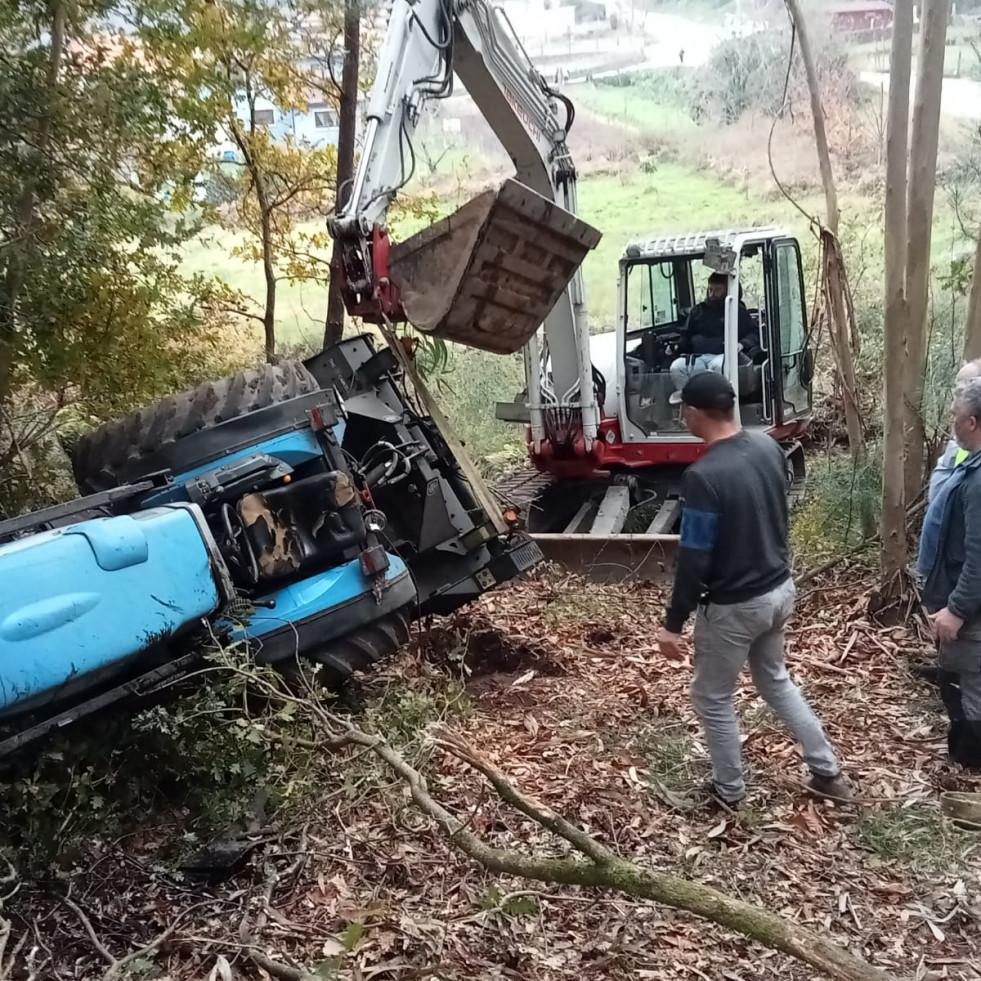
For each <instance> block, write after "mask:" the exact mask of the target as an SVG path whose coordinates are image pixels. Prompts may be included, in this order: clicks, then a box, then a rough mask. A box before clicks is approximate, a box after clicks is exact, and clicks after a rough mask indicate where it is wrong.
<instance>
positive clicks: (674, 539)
mask: <svg viewBox="0 0 981 981" xmlns="http://www.w3.org/2000/svg"><path fill="white" fill-rule="evenodd" d="M531 537H532V539H534V541H535V543H536V544H537V545H538V547H539V548H540V549H541V550H542V554H543V555H544V556H545V561H546V562H554V563H556V564H557V565H561V566H563V567H564V568H565V569H566V570H567V571H569V572H573V573H577V574H578V575H581V576H583V577H584V578H586V579H589V580H591V581H592V582H601V583H618V582H627V581H631V582H661V583H663V582H668V581H670V579H671V578H672V576H673V575H674V568H675V563H676V562H677V557H678V536H677V535H628V534H619V535H590V534H562V533H557V534H547V533H543V534H533V535H532V536H531Z"/></svg>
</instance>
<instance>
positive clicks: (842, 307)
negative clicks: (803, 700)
mask: <svg viewBox="0 0 981 981" xmlns="http://www.w3.org/2000/svg"><path fill="white" fill-rule="evenodd" d="M785 3H786V5H787V11H788V13H789V14H790V19H791V21H792V22H793V24H794V27H795V28H796V30H797V38H798V41H799V42H800V54H801V58H802V59H803V61H804V71H805V73H806V74H807V87H808V90H809V92H810V96H811V116H812V117H813V119H814V143H815V147H816V148H817V155H818V164H819V166H820V169H821V183H822V184H823V185H824V201H825V207H826V209H827V225H826V228H827V232H830V235H829V234H827V233H822V242H821V254H822V262H823V263H824V269H823V270H822V282H823V284H824V290H825V296H826V303H825V308H826V312H827V314H828V315H829V316H830V318H831V333H832V344H831V350H832V353H833V355H834V361H835V368H836V370H837V374H838V380H839V382H840V384H841V389H842V393H843V396H844V409H845V428H846V429H847V431H848V448H849V451H850V452H851V457H852V465H853V466H854V467H855V469H856V470H858V469H860V468H861V467H864V466H865V462H866V453H865V432H864V429H863V426H862V411H861V407H860V406H859V402H858V394H857V393H858V385H857V382H856V378H855V360H854V350H855V347H854V345H853V343H852V335H853V334H854V325H853V324H852V317H851V310H852V305H851V303H849V302H848V299H847V292H848V283H847V278H846V276H845V269H844V261H843V258H842V255H841V248H840V245H839V242H838V225H839V210H838V191H837V188H836V187H835V177H834V169H833V168H832V166H831V153H830V151H829V149H828V134H827V130H826V128H825V124H824V105H823V103H822V101H821V86H820V81H819V79H818V73H817V66H816V64H815V62H814V56H813V53H812V51H811V42H810V37H809V35H808V32H807V23H806V21H805V20H804V15H803V13H802V12H801V9H800V5H799V3H798V2H797V0H785ZM861 511H862V513H861V516H860V518H861V528H862V537H863V538H868V537H869V536H870V535H871V534H872V532H873V530H874V528H875V518H874V515H873V512H872V510H871V508H870V507H869V506H868V505H863V506H862V509H861Z"/></svg>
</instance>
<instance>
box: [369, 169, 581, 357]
mask: <svg viewBox="0 0 981 981" xmlns="http://www.w3.org/2000/svg"><path fill="white" fill-rule="evenodd" d="M599 240H600V233H599V232H598V231H596V229H595V228H593V227H592V226H590V225H588V224H586V222H584V221H582V220H581V219H579V218H577V217H576V216H575V215H573V214H570V213H569V212H568V211H566V210H564V209H563V208H560V207H559V206H558V205H557V204H556V203H555V202H554V201H549V200H547V199H546V198H543V197H542V196H541V195H540V194H537V193H536V192H535V191H532V190H531V189H530V188H527V187H525V186H524V185H523V184H519V183H518V182H517V181H516V180H507V181H505V182H504V184H502V185H501V187H500V188H499V189H498V190H496V191H485V192H484V193H483V194H481V195H479V196H478V197H476V198H474V199H473V200H471V201H469V202H468V203H467V204H465V205H464V206H463V207H462V208H460V209H458V210H457V211H455V212H454V213H453V214H452V215H450V216H449V217H448V218H444V219H442V220H441V221H438V222H436V223H435V224H434V225H430V226H429V227H428V228H425V229H423V231H421V232H419V233H418V234H416V235H413V236H412V238H410V239H407V240H406V241H405V242H400V243H398V244H397V245H393V246H392V250H391V253H390V254H389V257H388V271H389V276H390V278H391V280H392V282H393V283H394V284H395V286H396V287H398V290H399V293H400V297H401V301H402V309H403V311H404V313H405V317H406V319H407V320H408V321H409V323H411V324H412V325H413V326H414V327H415V328H416V329H417V330H420V331H422V332H423V333H426V334H432V335H433V336H435V337H440V338H442V339H443V340H446V341H455V342H456V343H458V344H466V345H467V346H469V347H475V348H479V349H480V350H482V351H492V352H494V353H495V354H512V353H514V352H515V351H519V350H521V348H522V347H524V345H525V344H526V343H527V342H528V340H529V339H530V338H531V337H532V335H533V334H534V333H535V331H536V330H538V328H539V326H540V325H541V323H542V322H543V321H544V320H545V318H546V316H548V314H549V313H550V312H551V310H552V308H553V307H554V306H555V304H556V303H557V302H558V299H559V297H560V296H561V295H562V291H563V290H564V289H565V288H566V287H567V286H568V285H569V282H570V281H571V280H572V277H573V276H574V275H575V272H576V270H577V269H578V268H579V265H580V264H581V263H582V261H583V259H584V258H585V257H586V254H587V253H588V252H589V250H590V249H593V248H595V247H596V245H597V243H598V242H599Z"/></svg>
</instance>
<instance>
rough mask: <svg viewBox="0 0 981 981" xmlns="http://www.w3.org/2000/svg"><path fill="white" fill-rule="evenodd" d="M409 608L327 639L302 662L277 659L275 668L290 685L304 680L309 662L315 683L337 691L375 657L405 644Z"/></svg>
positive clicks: (373, 662)
mask: <svg viewBox="0 0 981 981" xmlns="http://www.w3.org/2000/svg"><path fill="white" fill-rule="evenodd" d="M410 617H411V611H410V610H409V609H408V608H406V607H403V608H402V609H400V610H396V611H394V612H393V613H390V614H389V615H388V616H386V617H384V618H383V619H381V620H377V621H375V622H374V623H368V624H365V625H364V626H362V627H359V628H358V629H357V630H354V631H352V632H351V633H349V634H346V635H345V636H343V637H339V638H338V639H337V640H333V641H330V642H329V643H328V644H325V645H324V646H323V647H322V648H320V649H315V650H312V651H306V652H305V653H304V656H303V661H302V662H297V661H296V660H295V659H294V660H291V661H286V662H279V663H278V664H277V665H276V668H277V670H278V671H279V672H280V673H281V674H282V675H283V676H284V677H285V678H286V681H287V682H288V683H290V684H293V685H300V684H302V683H304V677H305V675H304V668H306V667H307V666H308V665H309V666H312V667H313V669H314V673H315V675H316V681H317V683H319V684H321V685H323V686H325V687H326V688H329V689H330V690H332V691H337V690H339V689H340V688H342V687H343V686H344V685H345V684H347V682H348V681H350V680H351V678H352V676H353V675H354V674H355V673H357V672H364V671H367V670H369V669H370V668H371V667H372V666H373V665H374V664H376V663H377V662H378V661H381V660H384V659H385V658H387V657H390V656H391V655H393V654H395V652H396V651H398V649H399V648H400V647H402V646H403V645H405V644H406V643H407V642H408V640H409V637H410V636H411V631H410V627H409V621H410Z"/></svg>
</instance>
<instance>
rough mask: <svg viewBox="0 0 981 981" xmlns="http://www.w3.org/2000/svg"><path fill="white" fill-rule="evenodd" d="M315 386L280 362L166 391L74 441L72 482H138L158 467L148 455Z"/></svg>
mask: <svg viewBox="0 0 981 981" xmlns="http://www.w3.org/2000/svg"><path fill="white" fill-rule="evenodd" d="M319 389H320V385H319V384H317V380H316V379H315V378H314V377H313V375H312V374H310V372H309V371H308V370H307V369H306V368H305V367H304V366H303V365H302V364H301V363H300V362H299V361H283V362H281V363H280V364H276V365H272V364H264V365H262V367H260V368H253V369H251V370H249V371H240V372H238V373H237V374H234V375H232V376H231V377H229V378H224V379H222V380H221V381H217V382H205V383H204V384H203V385H199V386H198V387H197V388H194V389H192V390H191V391H189V392H182V393H181V394H180V395H170V396H168V397H167V398H165V399H163V400H162V401H160V402H158V403H157V404H156V405H151V406H149V407H148V408H146V409H139V410H138V411H136V412H131V413H130V414H129V415H128V416H124V417H123V418H122V419H117V420H116V421H115V422H107V423H106V424H105V425H103V426H100V427H99V428H98V429H96V430H95V431H94V432H91V433H89V434H87V435H85V436H82V437H81V438H80V439H79V440H77V442H76V443H75V445H74V446H73V447H72V450H71V458H72V470H73V471H74V474H75V481H76V483H77V484H78V487H79V490H81V492H82V493H83V494H95V493H98V492H99V491H104V490H109V489H111V488H113V487H117V486H119V485H120V484H123V483H126V482H127V481H131V480H137V479H139V478H140V477H141V476H145V475H146V474H149V473H153V472H154V471H155V470H157V469H159V467H156V466H154V463H153V460H152V458H153V456H154V455H155V454H156V453H157V452H158V451H160V450H161V449H162V448H164V447H168V446H172V445H173V444H175V443H178V442H179V441H180V440H181V439H183V438H184V437H186V436H190V435H192V434H193V433H199V432H201V431H203V430H205V429H211V428H212V427H214V426H217V425H220V424H221V423H223V422H228V421H229V420H230V419H238V418H240V417H241V416H245V415H248V414H249V413H251V412H255V411H256V410H258V409H265V408H268V407H269V406H272V405H276V404H278V403H280V402H286V401H288V400H290V399H294V398H298V397H299V396H301V395H308V394H310V393H311V392H316V391H319Z"/></svg>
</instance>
